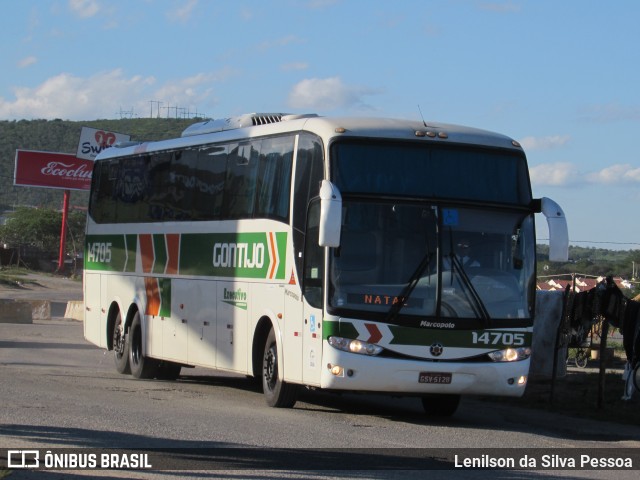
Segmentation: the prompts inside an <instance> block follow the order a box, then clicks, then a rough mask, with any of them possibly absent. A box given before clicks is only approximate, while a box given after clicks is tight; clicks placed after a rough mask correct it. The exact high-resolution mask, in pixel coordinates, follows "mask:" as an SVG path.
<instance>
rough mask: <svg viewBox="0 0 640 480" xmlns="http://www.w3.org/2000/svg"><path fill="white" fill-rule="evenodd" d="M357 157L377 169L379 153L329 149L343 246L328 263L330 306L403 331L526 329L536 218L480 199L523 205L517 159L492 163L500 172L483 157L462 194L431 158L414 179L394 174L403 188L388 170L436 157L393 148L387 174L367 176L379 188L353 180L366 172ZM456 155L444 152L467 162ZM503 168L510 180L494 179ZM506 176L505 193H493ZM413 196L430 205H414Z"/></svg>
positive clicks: (355, 147) (351, 147) (354, 147)
mask: <svg viewBox="0 0 640 480" xmlns="http://www.w3.org/2000/svg"><path fill="white" fill-rule="evenodd" d="M383 147H385V148H386V145H383ZM363 150H367V151H368V152H371V153H372V155H373V156H372V157H371V162H380V161H381V158H382V157H381V153H380V152H378V151H377V150H376V149H375V148H373V147H370V146H369V147H367V146H365V145H364V144H342V145H341V146H340V147H339V148H337V149H334V154H335V153H338V154H339V155H340V156H339V157H334V158H333V163H332V165H333V167H334V179H335V181H336V183H337V185H338V188H340V190H341V193H342V194H343V225H342V234H341V240H340V247H339V248H335V249H332V250H331V255H330V266H329V268H330V276H329V287H330V288H329V308H330V309H332V310H334V311H335V313H337V314H341V315H345V316H358V317H363V316H364V317H367V318H370V319H373V320H380V321H386V322H389V323H398V324H404V325H407V326H409V325H422V326H428V325H425V322H427V323H429V322H433V320H437V319H446V322H447V323H448V324H451V325H455V326H456V327H457V328H464V326H465V325H466V326H477V325H478V324H481V325H485V326H487V325H488V324H492V325H496V323H495V322H496V320H503V321H504V320H506V321H507V322H506V323H505V324H506V325H512V326H515V325H516V324H519V325H525V324H530V322H531V315H532V301H533V292H532V291H531V285H533V279H534V270H535V265H534V262H535V256H534V254H535V238H534V233H533V232H534V225H533V218H532V215H531V214H530V213H528V212H526V213H523V211H522V210H521V209H516V208H503V209H487V208H483V207H482V204H481V203H480V202H479V201H478V200H479V199H480V198H479V197H481V196H482V197H486V196H487V195H488V194H489V192H491V197H490V202H491V201H493V202H502V203H522V202H525V201H526V200H527V198H528V195H529V192H530V190H529V188H528V179H527V177H526V170H525V171H524V175H525V176H524V178H522V179H521V181H520V182H518V181H514V179H515V178H519V177H518V175H517V172H518V170H519V168H520V167H519V166H518V165H519V163H520V162H519V158H518V157H515V156H507V155H502V154H500V155H497V156H496V158H497V160H496V163H498V164H499V165H501V167H500V168H498V167H496V166H491V165H493V164H492V162H491V161H490V160H491V158H493V157H491V155H489V154H486V153H485V152H481V153H480V154H479V159H478V162H479V163H481V164H483V165H484V169H485V171H484V172H482V174H481V173H480V172H476V174H475V178H473V179H472V180H473V182H474V187H473V188H471V187H469V188H466V187H465V188H462V187H460V183H459V182H456V181H453V180H450V179H449V178H448V176H447V175H445V173H448V172H452V170H451V168H450V166H447V167H442V168H440V167H439V166H438V162H435V163H434V162H433V160H431V166H432V167H433V168H431V169H427V168H426V167H423V166H420V167H417V168H413V170H416V174H415V175H414V174H412V175H407V174H405V175H402V176H398V177H397V178H402V179H403V180H406V182H405V183H403V184H402V185H400V184H399V183H397V181H395V180H394V172H395V171H396V170H397V169H398V168H402V166H403V165H404V166H405V167H406V166H408V165H409V163H410V162H414V163H419V156H420V155H422V157H430V155H431V153H433V152H426V153H425V152H424V151H421V150H425V147H421V148H419V149H418V148H415V147H413V146H411V147H409V150H410V151H409V152H404V151H402V149H398V145H395V149H394V150H393V151H394V152H395V153H394V154H393V156H390V157H389V159H388V165H389V167H388V168H387V169H386V171H383V170H384V169H382V167H380V166H379V165H378V166H376V168H372V171H373V170H375V171H376V172H377V175H378V178H379V179H381V180H382V181H380V182H378V183H375V180H374V179H373V178H368V177H367V176H366V174H363V175H360V176H359V177H358V176H357V175H355V171H357V169H356V168H355V167H354V166H353V165H350V163H352V162H353V163H354V164H356V165H357V164H360V167H364V162H363V161H362V160H361V158H362V157H361V156H360V155H364V153H363ZM399 150H400V151H399ZM452 152H453V151H449V152H448V153H447V155H448V156H449V158H450V160H451V162H454V163H455V162H458V164H462V163H464V162H463V161H462V160H461V159H460V158H458V157H456V156H455V155H452V154H451V153H452ZM471 152H472V151H471V150H468V151H467V152H465V153H464V155H462V157H463V158H464V161H465V162H473V159H472V153H471ZM388 153H389V155H391V152H390V151H389V152H388ZM352 154H357V155H356V156H355V157H354V156H352ZM431 156H432V155H431ZM398 158H400V159H402V160H401V161H400V163H398V161H397V159H398ZM505 160H509V161H505ZM425 161H426V160H425ZM523 161H524V160H523ZM502 167H505V168H511V169H512V170H511V174H510V178H511V182H507V180H506V178H507V176H508V175H505V176H504V177H501V175H503V173H498V174H497V177H498V180H497V181H494V180H493V178H494V177H495V176H496V175H495V174H494V173H495V172H501V170H500V169H501V168H502ZM380 172H382V173H383V175H379V173H380ZM351 173H354V175H352V174H351ZM384 174H386V175H384ZM481 175H482V176H481ZM460 176H461V177H463V178H462V180H463V183H464V182H467V181H468V179H467V176H468V175H467V174H465V175H460ZM483 177H484V178H486V179H487V180H486V181H483V180H482V179H483ZM503 178H504V187H505V188H498V186H496V184H498V185H499V184H500V182H501V181H502V179H503ZM347 179H349V180H347ZM490 179H491V181H490ZM422 180H424V181H422ZM358 182H360V183H358ZM365 184H366V185H365ZM447 184H449V185H447ZM448 186H449V187H450V188H447V187H448ZM482 189H484V191H485V193H486V194H487V195H485V193H482V192H481V190H482ZM427 190H428V192H427ZM434 192H435V193H434ZM436 193H437V195H436ZM417 196H421V197H428V199H425V200H423V201H418V200H417V199H416V198H415V197H417ZM474 196H478V198H477V199H476V200H475V201H474V199H473V198H471V202H469V203H470V204H471V203H473V204H474V205H473V206H466V205H465V206H464V207H461V206H459V205H457V204H454V203H452V202H447V201H446V200H445V199H447V198H451V197H455V198H456V199H460V200H464V199H466V200H469V197H474ZM408 197H411V198H408ZM438 197H440V198H441V199H442V200H440V199H438ZM484 201H487V199H486V198H484ZM433 323H436V322H433ZM503 323H504V322H503Z"/></svg>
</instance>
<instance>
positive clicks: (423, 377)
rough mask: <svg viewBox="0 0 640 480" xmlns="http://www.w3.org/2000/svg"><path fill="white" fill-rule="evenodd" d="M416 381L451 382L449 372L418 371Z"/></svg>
mask: <svg viewBox="0 0 640 480" xmlns="http://www.w3.org/2000/svg"><path fill="white" fill-rule="evenodd" d="M418 383H438V384H448V383H451V374H450V373H440V372H420V376H419V377H418Z"/></svg>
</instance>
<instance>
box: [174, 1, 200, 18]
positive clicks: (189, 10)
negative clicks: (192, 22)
mask: <svg viewBox="0 0 640 480" xmlns="http://www.w3.org/2000/svg"><path fill="white" fill-rule="evenodd" d="M196 5H198V0H188V1H187V2H185V3H183V4H181V5H180V6H179V7H177V8H174V9H173V10H171V11H169V12H168V13H167V18H168V19H169V20H172V21H176V22H179V23H186V22H187V21H189V19H190V18H191V15H192V14H193V10H194V9H195V8H196Z"/></svg>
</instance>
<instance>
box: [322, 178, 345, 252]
mask: <svg viewBox="0 0 640 480" xmlns="http://www.w3.org/2000/svg"><path fill="white" fill-rule="evenodd" d="M341 228H342V196H341V195H340V191H339V190H338V187H336V186H335V185H334V184H333V183H331V182H330V181H329V180H323V181H322V185H321V186H320V234H319V242H318V243H319V244H320V246H321V247H339V246H340V229H341Z"/></svg>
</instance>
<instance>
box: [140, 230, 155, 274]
mask: <svg viewBox="0 0 640 480" xmlns="http://www.w3.org/2000/svg"><path fill="white" fill-rule="evenodd" d="M138 238H139V239H140V253H141V256H142V271H143V272H144V273H151V271H152V270H153V262H154V261H155V255H154V254H153V237H152V236H151V235H149V234H140V235H138Z"/></svg>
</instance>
